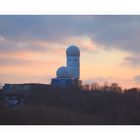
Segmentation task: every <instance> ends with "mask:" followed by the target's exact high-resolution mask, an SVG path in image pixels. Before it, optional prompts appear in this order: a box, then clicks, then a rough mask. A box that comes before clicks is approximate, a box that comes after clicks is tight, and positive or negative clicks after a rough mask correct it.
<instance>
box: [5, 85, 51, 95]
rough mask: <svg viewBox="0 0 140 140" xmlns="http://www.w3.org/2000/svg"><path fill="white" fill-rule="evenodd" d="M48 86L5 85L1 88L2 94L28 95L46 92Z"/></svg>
mask: <svg viewBox="0 0 140 140" xmlns="http://www.w3.org/2000/svg"><path fill="white" fill-rule="evenodd" d="M49 87H50V85H47V84H35V83H25V84H5V85H4V86H3V91H4V93H30V92H31V91H38V90H46V89H49Z"/></svg>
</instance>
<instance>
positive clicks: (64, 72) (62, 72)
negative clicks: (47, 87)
mask: <svg viewBox="0 0 140 140" xmlns="http://www.w3.org/2000/svg"><path fill="white" fill-rule="evenodd" d="M56 75H57V77H58V78H69V77H70V75H69V71H68V69H67V67H64V66H62V67H60V68H58V69H57V72H56Z"/></svg>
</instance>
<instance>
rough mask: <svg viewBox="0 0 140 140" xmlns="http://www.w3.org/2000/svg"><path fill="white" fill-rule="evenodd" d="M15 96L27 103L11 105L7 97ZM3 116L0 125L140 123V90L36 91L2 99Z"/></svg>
mask: <svg viewBox="0 0 140 140" xmlns="http://www.w3.org/2000/svg"><path fill="white" fill-rule="evenodd" d="M12 96H14V97H16V98H17V99H18V101H19V103H20V102H21V100H22V101H24V104H22V105H21V106H20V105H19V106H18V104H17V108H12V107H11V106H8V104H7V103H5V98H7V97H9V98H10V97H12ZM0 114H1V115H0V124H44V125H45V124H91V125H92V124H140V90H139V89H138V88H132V89H125V90H123V89H122V88H121V87H120V86H119V85H118V84H116V83H113V84H111V85H108V84H107V83H105V84H104V85H103V86H99V85H98V83H93V84H91V85H85V86H83V87H81V88H76V87H75V88H65V89H64V88H63V89H61V88H57V89H52V88H51V87H50V88H48V89H46V90H42V89H38V90H36V89H35V90H34V89H32V90H31V91H30V93H28V94H27V93H26V94H23V93H22V94H20V93H11V94H10V95H8V94H7V95H4V96H2V98H1V102H0Z"/></svg>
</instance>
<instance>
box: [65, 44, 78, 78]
mask: <svg viewBox="0 0 140 140" xmlns="http://www.w3.org/2000/svg"><path fill="white" fill-rule="evenodd" d="M66 55H67V68H68V71H69V73H70V77H72V78H75V79H79V78H80V59H79V58H80V49H79V48H78V47H77V46H75V45H71V46H69V47H68V48H67V50H66Z"/></svg>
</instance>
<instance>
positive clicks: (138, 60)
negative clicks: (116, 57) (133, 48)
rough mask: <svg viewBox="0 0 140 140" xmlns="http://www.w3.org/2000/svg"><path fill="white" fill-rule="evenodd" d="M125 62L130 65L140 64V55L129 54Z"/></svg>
mask: <svg viewBox="0 0 140 140" xmlns="http://www.w3.org/2000/svg"><path fill="white" fill-rule="evenodd" d="M123 64H126V65H130V66H140V56H137V55H136V56H129V57H125V58H124V62H123Z"/></svg>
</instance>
